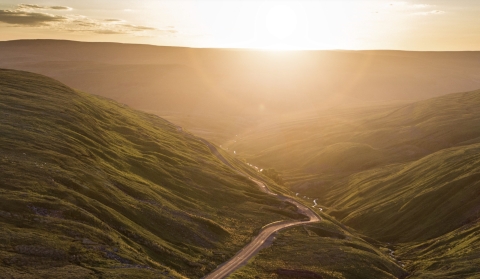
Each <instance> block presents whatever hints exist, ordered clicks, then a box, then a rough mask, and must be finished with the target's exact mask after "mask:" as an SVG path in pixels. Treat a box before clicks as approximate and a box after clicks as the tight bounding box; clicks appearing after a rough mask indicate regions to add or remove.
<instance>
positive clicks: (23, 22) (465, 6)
mask: <svg viewBox="0 0 480 279" xmlns="http://www.w3.org/2000/svg"><path fill="white" fill-rule="evenodd" d="M25 1H28V0H22V1H17V0H2V1H1V2H0V40H1V41H5V40H15V39H66V40H77V41H102V42H104V41H107V42H122V43H139V44H155V45H165V46H188V47H216V48H261V49H274V50H276V49H353V50H362V49H397V50H433V51H444V50H446V51H453V50H480V16H478V15H479V14H480V1H478V0H455V1H453V0H418V1H417V0H411V1H385V0H369V1H366V0H365V1H363V0H353V1H348V0H335V1H333V0H305V1H261V0H260V1H235V0H213V1H204V0H197V1H188V0H177V1H172V0H170V1H167V0H135V1H133V0H101V1H100V0H81V1H80V0H48V1H42V0H31V2H25Z"/></svg>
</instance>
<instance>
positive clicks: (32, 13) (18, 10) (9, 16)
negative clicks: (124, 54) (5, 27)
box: [0, 4, 177, 36]
mask: <svg viewBox="0 0 480 279" xmlns="http://www.w3.org/2000/svg"><path fill="white" fill-rule="evenodd" d="M47 10H49V11H51V12H50V13H47V12H44V11H47ZM71 10H73V9H72V8H70V7H65V6H42V5H35V4H20V5H17V6H16V7H15V8H14V9H11V10H0V23H2V22H3V23H6V24H9V25H12V26H17V27H21V26H24V27H38V28H49V29H55V30H63V31H69V32H91V33H96V34H130V35H135V36H154V35H155V34H164V35H165V34H175V33H177V31H176V30H175V29H174V27H173V26H168V27H166V28H165V29H163V30H162V29H157V28H154V27H150V26H141V25H134V24H130V23H128V22H126V21H125V20H122V19H114V18H109V19H100V20H99V19H93V18H90V17H87V16H83V15H76V14H66V13H65V11H71ZM55 12H62V13H61V15H58V14H57V15H56V14H53V13H55Z"/></svg>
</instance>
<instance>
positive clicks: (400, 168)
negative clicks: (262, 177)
mask: <svg viewBox="0 0 480 279" xmlns="http://www.w3.org/2000/svg"><path fill="white" fill-rule="evenodd" d="M479 178H480V144H474V145H468V146H461V147H454V148H449V149H445V150H442V151H438V152H435V153H433V154H432V155H429V156H427V157H425V158H422V159H420V160H417V161H415V162H411V163H407V164H403V165H394V166H388V167H384V168H378V169H374V170H371V171H366V172H362V173H359V174H356V175H352V176H351V177H349V178H348V179H346V180H344V181H342V182H343V183H345V184H344V185H342V186H340V185H338V186H337V187H335V189H334V190H331V191H330V192H329V193H328V194H327V195H326V196H325V197H321V198H320V201H321V202H325V204H327V205H329V206H331V211H330V213H331V214H333V215H334V216H336V217H337V218H338V219H339V220H341V221H342V222H343V223H345V224H347V225H349V226H352V227H354V228H356V229H359V230H360V231H362V232H364V233H366V234H367V235H369V236H371V237H374V238H376V239H381V240H385V241H390V242H410V241H425V240H428V239H432V238H435V237H439V236H441V235H444V234H446V233H449V232H451V231H454V230H455V229H457V228H459V227H461V226H463V225H465V224H467V223H470V222H473V221H475V220H477V219H478V218H479V212H480V207H479V204H480V179H479Z"/></svg>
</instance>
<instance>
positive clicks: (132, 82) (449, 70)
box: [0, 40, 480, 144]
mask: <svg viewBox="0 0 480 279" xmlns="http://www.w3.org/2000/svg"><path fill="white" fill-rule="evenodd" d="M479 58H480V53H479V52H405V51H285V52H282V51H280V52H271V51H253V50H241V49H192V48H181V47H160V46H149V45H131V44H114V43H84V42H72V41H55V40H21V41H9V42H0V67H3V68H12V69H19V70H27V71H31V72H36V73H41V74H45V75H48V76H51V77H54V78H56V79H58V80H60V81H61V82H64V83H65V84H67V85H68V86H71V87H73V88H76V89H80V90H83V91H86V92H90V93H93V94H97V95H101V96H105V97H108V98H111V99H114V100H116V101H119V102H121V103H125V104H127V105H130V106H132V107H134V108H136V109H141V110H144V111H148V112H152V113H155V114H157V115H160V116H162V117H164V116H165V117H168V119H170V120H172V121H174V122H175V123H178V124H180V125H185V126H186V127H187V128H188V129H191V130H193V129H195V133H197V134H199V135H202V136H205V137H207V138H208V139H214V140H215V141H216V142H217V143H218V144H222V143H223V142H224V141H226V140H228V139H233V138H234V136H235V135H236V134H239V133H241V132H243V131H245V130H246V129H248V128H249V127H250V126H251V125H250V124H252V123H253V124H255V123H257V121H258V120H260V119H261V118H263V117H265V116H272V115H275V116H278V115H283V114H285V113H291V112H295V111H303V110H315V111H316V110H318V109H325V108H330V107H332V106H339V105H346V104H348V105H359V104H364V103H365V102H367V103H368V102H387V101H388V102H390V101H395V100H420V99H425V98H429V97H434V96H439V95H443V94H447V93H450V92H459V91H466V90H473V89H475V88H479V87H480V75H479V74H478V73H479V72H480V63H479V62H478V61H480V59H479ZM245 123H247V124H248V125H245Z"/></svg>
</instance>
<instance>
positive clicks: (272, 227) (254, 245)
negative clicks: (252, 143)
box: [200, 139, 320, 279]
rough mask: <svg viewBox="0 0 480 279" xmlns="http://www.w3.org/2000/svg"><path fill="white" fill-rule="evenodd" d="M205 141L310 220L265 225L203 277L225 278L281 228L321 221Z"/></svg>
mask: <svg viewBox="0 0 480 279" xmlns="http://www.w3.org/2000/svg"><path fill="white" fill-rule="evenodd" d="M200 140H201V141H202V142H203V143H205V144H206V145H207V146H208V148H209V149H210V151H211V152H212V153H213V154H214V155H215V156H216V157H217V158H218V159H219V160H220V161H222V162H223V163H225V164H226V165H227V166H229V167H230V168H232V169H233V170H234V171H235V172H237V173H238V174H240V175H243V176H245V177H248V178H249V179H250V180H251V181H253V182H255V183H256V184H257V185H258V187H259V188H260V190H262V191H263V192H265V193H267V194H270V195H274V196H277V197H278V198H279V199H281V200H283V201H286V202H290V203H292V204H295V205H296V206H297V209H298V212H300V213H302V214H304V215H306V216H308V218H309V220H308V221H280V222H274V223H271V224H269V225H267V226H265V227H263V228H262V230H261V231H260V233H259V234H258V235H257V236H256V237H255V238H254V239H253V240H252V241H251V242H250V243H249V244H247V245H246V246H245V247H243V249H242V250H240V251H239V252H238V253H237V254H235V256H233V258H231V259H230V260H228V261H227V262H225V263H223V264H222V265H220V266H218V267H217V269H215V270H214V271H213V272H211V273H210V274H208V275H207V276H205V277H203V278H204V279H220V278H225V277H227V276H228V275H229V274H231V273H232V272H234V271H235V270H237V269H238V268H240V267H242V266H243V265H245V264H246V263H247V262H248V261H249V260H250V259H251V258H252V257H253V256H255V255H256V254H257V253H258V251H260V250H261V249H262V248H264V244H265V243H268V241H271V240H272V239H273V234H274V233H275V232H277V231H279V230H281V229H285V228H288V227H292V226H297V225H302V224H308V223H313V222H318V221H320V218H319V217H318V216H317V214H315V212H313V210H312V209H310V208H309V207H307V206H305V205H303V204H301V203H299V202H297V201H296V200H294V199H292V198H289V197H285V196H281V195H278V194H275V193H273V192H272V191H270V189H269V188H268V187H267V185H265V183H263V182H262V181H260V180H258V179H255V178H253V177H251V176H249V175H247V174H245V173H243V172H241V171H240V170H238V169H236V168H235V167H234V166H232V165H231V164H230V162H228V161H227V160H226V159H225V158H224V157H223V156H222V155H221V154H220V152H218V150H217V148H216V147H215V146H213V145H212V144H211V143H209V142H208V141H206V140H203V139H200Z"/></svg>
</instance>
